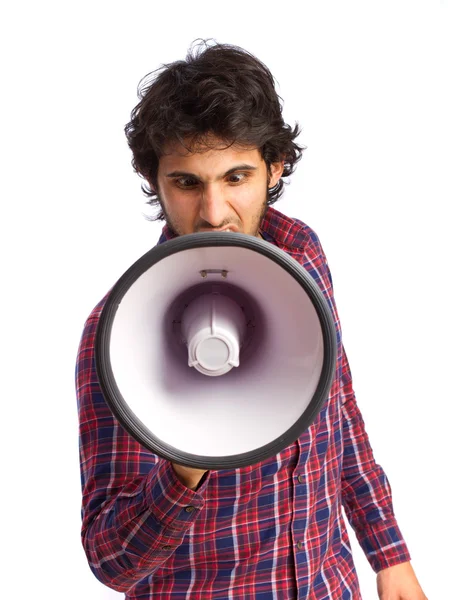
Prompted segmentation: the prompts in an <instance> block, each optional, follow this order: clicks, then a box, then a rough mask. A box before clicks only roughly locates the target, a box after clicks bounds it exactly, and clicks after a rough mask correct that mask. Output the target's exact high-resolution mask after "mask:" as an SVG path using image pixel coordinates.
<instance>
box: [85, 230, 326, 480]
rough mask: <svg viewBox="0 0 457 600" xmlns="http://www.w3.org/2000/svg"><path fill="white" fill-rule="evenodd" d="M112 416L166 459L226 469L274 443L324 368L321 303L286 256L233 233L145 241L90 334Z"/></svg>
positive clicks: (320, 395)
mask: <svg viewBox="0 0 457 600" xmlns="http://www.w3.org/2000/svg"><path fill="white" fill-rule="evenodd" d="M95 357H96V366H97V373H98V377H99V381H100V385H101V388H102V391H103V394H104V397H105V400H106V402H107V403H108V405H109V407H110V408H111V410H112V412H113V414H114V416H115V417H116V418H117V419H118V420H119V422H120V424H121V425H122V426H123V427H124V429H126V430H127V431H128V432H129V433H130V434H131V435H132V436H133V437H134V438H135V439H136V440H137V441H138V442H140V443H141V444H142V445H143V446H144V447H145V448H147V449H148V450H150V451H151V452H153V453H155V454H158V455H159V456H162V457H163V458H166V459H168V460H170V461H172V462H176V463H179V464H184V465H187V466H191V467H196V468H205V469H230V468H238V467H242V466H246V465H250V464H254V463H256V462H259V461H261V460H265V459H267V458H269V457H271V456H274V455H275V454H277V453H278V452H280V451H281V450H282V449H283V448H284V447H286V446H287V445H289V444H290V443H292V442H293V441H295V440H296V439H297V438H298V437H299V435H300V434H301V433H302V432H303V431H304V430H305V429H306V428H307V427H309V425H310V424H311V423H312V422H313V420H314V418H315V417H316V415H317V414H318V412H319V409H320V408H321V406H322V404H323V402H324V401H325V399H326V398H327V396H328V392H329V389H330V386H331V383H332V380H333V377H334V371H335V362H336V335H335V327H334V323H333V317H332V314H331V311H330V309H329V306H328V304H327V301H326V299H325V297H324V296H323V294H322V292H321V291H320V289H319V287H318V286H317V284H316V283H315V282H314V280H313V278H312V277H311V275H309V274H308V273H307V271H306V270H305V269H304V268H303V267H302V266H301V265H300V264H299V263H298V262H297V261H295V260H294V259H293V258H291V257H290V256H289V255H288V254H286V253H285V252H283V251H282V250H280V249H279V248H277V247H276V246H274V245H273V244H270V243H268V242H265V241H263V240H260V239H258V238H255V237H253V236H248V235H244V234H240V233H233V232H224V233H217V232H215V233H195V234H190V235H184V236H180V237H177V238H175V239H172V240H169V241H167V242H165V243H164V244H161V245H158V246H156V247H154V248H153V249H152V250H150V251H149V252H147V253H146V254H145V255H144V256H142V257H141V258H140V259H139V260H138V261H137V262H135V263H134V264H133V265H132V266H131V267H130V268H129V269H128V270H127V271H126V273H124V275H123V276H122V277H121V278H120V279H119V281H118V282H117V283H116V285H115V286H114V287H113V289H112V290H111V293H110V294H109V296H108V299H107V301H106V303H105V306H104V308H103V310H102V314H101V316H100V321H99V325H98V329H97V334H96V341H95Z"/></svg>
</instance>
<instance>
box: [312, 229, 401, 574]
mask: <svg viewBox="0 0 457 600" xmlns="http://www.w3.org/2000/svg"><path fill="white" fill-rule="evenodd" d="M306 231H307V233H308V236H309V242H308V246H307V259H308V261H309V262H308V263H305V265H304V266H305V267H306V268H307V269H308V271H309V272H310V273H311V275H312V276H313V277H314V279H315V280H316V282H317V283H318V285H319V287H320V288H321V291H322V292H323V294H324V296H325V297H326V298H327V301H328V303H329V307H330V309H331V311H332V314H333V317H334V321H335V326H336V331H337V339H338V344H339V345H340V351H339V354H340V363H339V369H338V376H339V378H340V391H341V402H342V415H343V445H344V450H343V467H342V501H343V506H344V509H345V511H346V515H347V517H348V521H349V523H350V524H351V526H352V528H353V529H354V531H355V534H356V537H357V540H358V542H359V544H360V545H361V547H362V550H363V551H364V553H365V556H366V557H367V560H368V562H369V563H370V565H371V567H372V568H373V570H374V571H375V572H379V571H381V570H382V569H386V568H387V567H392V566H393V565H395V564H398V563H402V562H408V561H410V560H411V556H410V554H409V551H408V548H407V546H406V543H405V541H404V539H403V536H402V533H401V531H400V528H399V526H398V523H397V520H396V517H395V514H394V509H393V502H392V490H391V488H390V484H389V480H388V479H387V476H386V474H385V472H384V470H383V469H382V467H381V466H380V465H378V464H377V463H376V462H375V459H374V456H373V450H372V448H371V445H370V441H369V439H368V435H367V432H366V430H365V423H364V421H363V417H362V414H361V412H360V409H359V407H358V406H357V401H356V396H355V394H354V390H353V386H352V375H351V370H350V367H349V363H348V359H347V356H346V352H345V350H344V346H343V344H342V335H341V324H340V321H339V317H338V311H337V308H336V304H335V299H334V293H333V282H332V276H331V273H330V269H329V266H328V262H327V258H326V256H325V253H324V251H323V249H322V246H321V243H320V240H319V238H318V236H317V235H316V233H315V232H314V231H313V230H312V229H311V228H309V227H307V226H306Z"/></svg>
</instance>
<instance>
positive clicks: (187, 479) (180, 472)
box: [171, 463, 206, 490]
mask: <svg viewBox="0 0 457 600" xmlns="http://www.w3.org/2000/svg"><path fill="white" fill-rule="evenodd" d="M171 464H172V465H173V469H174V471H175V473H176V475H177V477H178V479H179V481H180V482H181V483H183V484H184V485H185V486H186V487H188V488H189V489H190V490H196V489H197V487H198V484H199V483H200V480H201V478H202V477H203V475H204V474H205V473H206V471H203V470H202V469H192V468H191V467H183V466H182V465H177V464H176V463H171Z"/></svg>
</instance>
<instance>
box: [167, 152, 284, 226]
mask: <svg viewBox="0 0 457 600" xmlns="http://www.w3.org/2000/svg"><path fill="white" fill-rule="evenodd" d="M283 169H284V163H283V162H281V163H275V164H272V165H271V170H270V176H269V177H268V172H267V165H266V163H265V161H264V160H263V159H262V156H261V154H260V152H259V150H258V149H250V150H246V149H243V148H241V147H239V146H235V145H233V146H231V147H230V148H224V146H223V145H222V144H219V146H218V147H215V148H214V149H211V150H207V151H205V152H196V153H189V152H188V151H187V150H186V149H185V148H184V147H183V146H181V145H180V144H178V143H175V144H168V146H166V148H165V154H164V155H163V156H162V157H161V158H160V161H159V169H158V173H157V188H158V189H156V192H157V193H158V198H159V201H160V204H161V207H162V210H163V213H164V215H165V218H166V221H167V224H168V226H169V227H170V228H171V229H172V230H173V231H174V232H175V233H176V234H177V235H184V234H187V233H195V232H198V231H215V230H221V229H229V230H231V231H237V232H239V233H246V234H248V235H254V236H259V233H258V231H259V225H260V223H261V221H262V218H263V216H264V214H265V210H266V207H267V204H266V202H267V199H268V194H267V192H268V188H269V187H274V186H275V185H276V183H277V182H278V180H279V178H280V177H281V175H282V172H283ZM259 237H260V236H259Z"/></svg>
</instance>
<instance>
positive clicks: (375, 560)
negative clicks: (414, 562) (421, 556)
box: [360, 518, 411, 573]
mask: <svg viewBox="0 0 457 600" xmlns="http://www.w3.org/2000/svg"><path fill="white" fill-rule="evenodd" d="M360 545H361V547H362V549H363V551H364V552H365V555H366V557H367V560H368V562H369V563H370V565H371V567H372V569H373V570H374V571H375V572H376V573H379V571H382V569H387V568H388V567H393V566H394V565H397V564H399V563H402V562H410V561H411V555H410V553H409V550H408V547H407V545H406V542H405V540H404V539H403V535H402V533H401V531H400V528H399V527H398V524H397V521H396V519H395V518H393V519H388V520H386V521H377V522H376V523H370V524H367V533H366V535H365V537H364V538H363V539H362V540H360Z"/></svg>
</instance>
